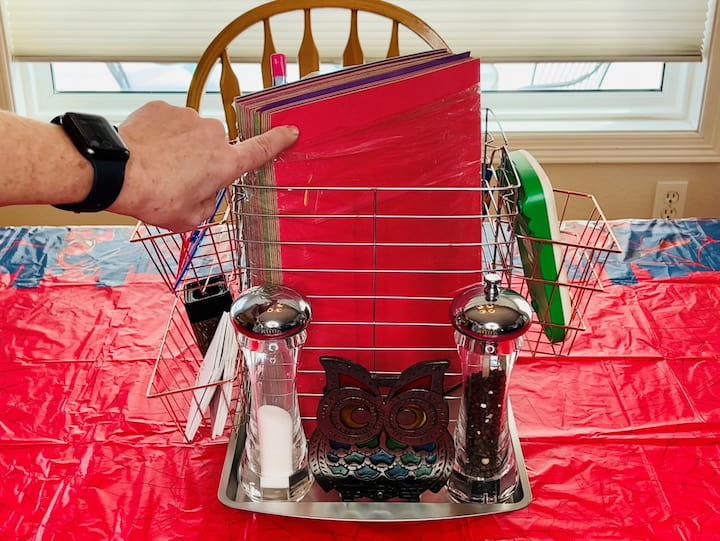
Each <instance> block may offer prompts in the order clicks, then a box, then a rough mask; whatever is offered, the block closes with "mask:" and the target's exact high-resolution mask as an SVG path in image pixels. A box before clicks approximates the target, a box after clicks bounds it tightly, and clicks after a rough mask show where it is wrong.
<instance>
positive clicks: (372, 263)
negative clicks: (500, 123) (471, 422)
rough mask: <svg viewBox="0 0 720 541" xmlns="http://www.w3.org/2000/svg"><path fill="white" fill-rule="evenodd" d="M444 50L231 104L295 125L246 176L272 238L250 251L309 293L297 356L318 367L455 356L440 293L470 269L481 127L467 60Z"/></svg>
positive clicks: (445, 294) (270, 121)
mask: <svg viewBox="0 0 720 541" xmlns="http://www.w3.org/2000/svg"><path fill="white" fill-rule="evenodd" d="M448 58H452V59H453V60H452V62H448V63H447V64H445V65H441V66H437V65H431V66H430V67H429V68H428V69H425V70H421V71H418V72H415V73H410V74H403V75H402V76H398V77H389V78H387V79H380V80H378V81H376V82H375V83H373V84H369V85H361V86H359V87H356V88H351V89H344V90H343V91H342V92H338V93H331V94H329V95H327V96H323V97H322V99H316V100H297V101H294V102H293V103H292V104H291V105H283V106H280V107H274V106H272V105H270V103H271V101H270V100H269V98H265V99H264V101H262V103H263V106H262V107H261V106H259V105H258V104H257V101H258V100H263V98H262V97H261V96H257V97H251V98H248V99H247V100H238V102H237V105H238V107H239V108H240V109H241V110H242V109H243V108H247V110H246V111H245V112H244V113H241V114H240V117H241V119H242V120H241V123H244V129H245V131H247V130H251V129H253V125H252V118H253V115H254V114H255V116H256V117H257V118H256V120H255V124H254V128H255V129H257V127H258V126H262V127H263V129H264V128H266V127H272V126H278V125H283V124H293V125H296V126H298V127H299V128H300V132H301V137H300V140H299V141H298V142H297V143H296V144H295V145H294V146H293V147H292V148H291V149H290V150H289V151H288V152H286V153H285V154H284V155H283V157H282V159H281V160H278V161H276V162H275V163H273V164H272V166H270V167H268V168H266V169H265V170H263V171H261V172H260V173H259V175H258V179H259V180H258V182H259V183H260V184H262V185H263V186H271V187H272V188H274V189H273V190H272V191H267V190H266V191H265V192H263V195H264V196H265V197H267V199H268V200H270V203H268V204H266V205H265V206H264V207H263V211H262V212H264V213H266V214H267V213H268V209H270V211H271V213H272V212H276V213H277V215H278V218H277V219H273V218H269V219H267V218H266V219H265V221H264V222H262V221H261V222H262V223H263V224H264V225H262V228H263V230H264V231H265V232H266V234H265V235H264V237H263V238H264V239H266V240H271V241H275V242H277V244H276V245H274V246H273V247H270V248H268V247H265V248H264V249H263V253H262V255H260V254H258V253H257V252H256V253H253V252H252V251H251V252H250V255H249V260H250V267H253V265H254V263H255V262H257V261H262V262H263V265H262V266H273V265H277V266H278V267H281V268H282V272H281V273H279V274H277V275H274V276H273V277H272V279H274V280H277V281H282V282H283V283H284V284H285V285H288V286H290V287H293V288H295V289H297V290H298V291H300V292H301V293H303V294H304V295H306V296H308V297H309V298H310V300H311V304H312V307H313V323H312V324H311V325H312V328H311V329H310V331H309V333H308V336H309V338H308V342H307V344H306V345H307V347H306V348H305V349H304V352H303V354H302V358H301V366H303V367H305V368H320V365H319V363H318V357H319V356H320V355H323V354H328V355H339V356H343V357H347V358H350V359H352V360H355V361H358V362H361V363H363V364H365V365H366V366H367V367H368V368H374V369H376V370H398V371H399V370H402V369H403V368H404V367H406V366H407V365H409V364H411V363H414V362H417V361H420V360H427V359H436V358H450V359H452V360H453V361H454V362H455V363H456V355H455V353H454V342H453V338H452V336H453V333H452V328H451V327H450V324H449V320H448V305H449V301H450V299H451V298H452V296H453V295H454V294H455V293H456V292H457V291H458V290H459V289H460V288H462V287H465V286H467V285H469V284H471V283H474V282H476V281H477V280H478V276H479V273H480V272H481V270H482V269H481V268H480V261H479V256H478V253H479V244H480V243H481V241H482V235H481V233H480V231H481V220H480V214H481V200H480V193H479V187H480V182H481V179H480V172H481V141H482V138H481V126H480V121H481V115H480V98H479V94H478V83H479V62H478V61H477V60H472V59H467V58H464V57H450V56H449V55H448ZM418 61H420V62H426V59H425V58H424V57H419V58H418ZM379 66H380V63H379V64H377V65H374V66H371V67H369V68H368V70H370V71H371V72H373V73H376V72H378V71H379ZM354 73H355V75H356V76H359V74H361V73H363V72H362V70H356V71H355V72H354ZM340 76H343V75H342V72H341V75H340ZM345 77H347V74H345ZM326 83H327V80H325V81H324V83H323V84H326ZM304 84H305V86H306V87H307V86H308V83H304ZM288 92H290V94H291V95H296V92H295V91H294V90H293V89H292V88H289V89H288ZM278 93H279V91H278V90H275V91H274V93H273V95H274V96H275V98H274V99H275V100H278V99H279V98H278V97H277V95H278ZM280 103H282V101H280ZM253 110H258V112H257V113H253V112H252V111H253ZM328 188H329V189H328ZM332 188H343V189H342V190H337V191H334V190H332ZM252 193H253V191H252V190H251V194H252ZM250 220H252V218H250ZM268 231H269V233H268ZM246 235H247V233H246ZM253 240H255V239H253ZM451 243H452V245H451ZM269 253H270V254H271V255H268V254H269ZM254 279H255V282H258V281H262V280H266V279H268V276H267V275H265V276H263V273H262V272H257V273H255V275H254ZM438 300H441V301H444V302H438ZM367 349H375V350H376V351H375V353H372V352H368V351H364V350H367ZM457 368H458V367H455V369H457Z"/></svg>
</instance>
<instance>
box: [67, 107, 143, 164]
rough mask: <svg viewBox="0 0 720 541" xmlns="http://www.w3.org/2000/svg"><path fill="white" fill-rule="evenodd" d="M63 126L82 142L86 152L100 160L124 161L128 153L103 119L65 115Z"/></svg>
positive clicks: (110, 126)
mask: <svg viewBox="0 0 720 541" xmlns="http://www.w3.org/2000/svg"><path fill="white" fill-rule="evenodd" d="M63 126H64V127H65V129H66V130H67V131H68V133H70V132H71V131H73V132H75V134H76V135H77V136H79V138H80V140H82V141H83V142H84V145H85V147H86V152H87V153H88V154H91V155H93V156H94V157H96V158H98V159H102V160H117V161H126V160H127V159H128V156H129V152H128V150H127V148H126V147H125V145H124V144H123V141H122V139H120V136H119V135H118V134H117V131H115V128H114V127H113V126H112V125H111V124H110V123H109V122H108V121H107V120H106V119H105V118H103V117H101V116H97V115H88V114H80V113H66V114H65V116H64V117H63Z"/></svg>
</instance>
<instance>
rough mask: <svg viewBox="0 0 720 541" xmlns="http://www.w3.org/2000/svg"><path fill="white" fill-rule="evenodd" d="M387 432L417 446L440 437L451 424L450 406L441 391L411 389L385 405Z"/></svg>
mask: <svg viewBox="0 0 720 541" xmlns="http://www.w3.org/2000/svg"><path fill="white" fill-rule="evenodd" d="M385 410H386V412H387V420H386V422H385V430H386V432H387V434H388V435H389V436H390V437H391V438H393V439H395V440H398V441H402V442H404V443H409V444H411V445H414V444H416V443H426V442H428V441H433V440H434V439H435V438H438V437H440V434H442V433H443V430H445V429H446V428H444V427H447V423H448V417H449V412H448V407H447V404H446V403H445V401H444V400H443V397H442V395H441V394H439V393H433V392H430V391H426V390H424V389H411V390H408V391H403V392H401V393H399V394H397V395H395V396H394V397H393V398H392V399H390V400H389V401H388V403H387V404H386V406H385Z"/></svg>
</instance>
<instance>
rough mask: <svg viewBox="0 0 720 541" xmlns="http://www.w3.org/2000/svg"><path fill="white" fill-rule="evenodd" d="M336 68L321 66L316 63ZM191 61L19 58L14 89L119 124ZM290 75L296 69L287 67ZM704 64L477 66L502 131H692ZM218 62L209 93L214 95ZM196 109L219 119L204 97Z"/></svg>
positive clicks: (256, 85)
mask: <svg viewBox="0 0 720 541" xmlns="http://www.w3.org/2000/svg"><path fill="white" fill-rule="evenodd" d="M234 68H235V70H236V73H238V77H239V79H240V82H241V88H242V89H243V91H244V92H252V91H256V90H259V89H260V88H261V87H262V82H261V76H260V70H259V67H258V65H257V64H236V65H234ZM338 68H339V66H335V65H331V64H327V65H323V66H322V68H321V71H332V70H334V69H338ZM193 69H194V65H193V64H191V63H166V64H161V63H150V62H123V63H104V62H56V63H52V64H50V63H36V62H25V63H17V65H16V66H15V71H16V75H17V76H16V77H15V80H16V83H18V82H19V84H18V85H17V87H18V88H17V91H16V95H21V96H22V98H23V99H22V100H20V101H21V103H20V105H21V106H22V108H23V109H24V111H23V112H24V113H25V114H28V115H29V116H33V117H36V118H39V119H47V118H51V117H52V116H54V115H55V114H56V113H57V112H58V111H66V110H71V109H76V110H83V111H88V112H97V113H99V114H104V115H106V116H108V117H110V118H111V119H112V120H113V121H114V122H120V121H122V119H123V118H125V117H126V116H127V114H128V113H129V112H131V111H132V110H133V109H135V108H137V107H139V106H140V105H142V103H145V102H147V101H149V100H152V99H162V100H165V101H168V102H170V103H173V104H176V105H183V104H184V93H185V91H186V89H187V88H188V86H189V84H190V79H191V77H192V72H193ZM288 70H289V73H288V78H289V80H291V81H292V80H295V79H297V77H298V75H297V67H296V66H294V65H289V66H288ZM704 75H705V66H704V64H702V63H667V64H664V63H662V62H612V63H609V62H607V63H601V62H595V63H507V64H502V63H498V64H489V63H487V64H483V65H482V76H481V80H482V87H483V106H485V107H489V108H491V109H493V111H494V112H495V114H496V115H497V116H498V118H499V119H500V120H501V122H502V125H503V128H504V129H505V130H506V131H511V132H512V131H576V130H580V131H587V130H685V129H696V128H697V122H698V118H699V110H700V101H701V98H702V89H703V83H704ZM218 78H219V70H216V71H215V72H213V73H212V74H211V76H210V78H209V80H208V85H207V91H208V92H209V93H210V94H212V93H217V89H218ZM202 113H203V114H204V115H206V116H214V117H217V118H222V111H221V108H220V104H219V101H218V100H217V98H216V97H214V96H212V95H208V96H207V97H206V98H205V99H204V101H203V110H202Z"/></svg>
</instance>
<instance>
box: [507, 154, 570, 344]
mask: <svg viewBox="0 0 720 541" xmlns="http://www.w3.org/2000/svg"><path fill="white" fill-rule="evenodd" d="M510 160H511V161H512V163H513V165H514V166H515V171H516V172H517V175H518V180H519V182H520V189H519V198H518V210H519V213H518V216H517V218H516V220H515V230H516V232H517V233H518V234H519V235H522V236H524V237H530V238H532V239H537V240H530V239H518V249H519V251H520V259H521V260H522V264H523V270H524V272H525V277H526V278H528V289H529V290H530V299H531V302H532V305H533V308H534V309H535V312H536V313H537V315H538V319H539V320H540V323H541V324H542V325H543V330H544V331H545V335H546V336H547V337H548V338H549V339H550V341H551V342H560V341H562V340H564V339H565V337H566V335H567V327H568V326H569V325H570V318H571V315H572V305H571V302H570V293H569V291H568V287H567V286H563V285H560V284H562V283H567V274H566V273H565V271H564V268H563V249H562V246H561V245H559V244H556V243H557V242H558V241H560V224H559V223H558V217H557V210H556V208H555V196H554V194H553V189H552V184H551V183H550V179H549V178H548V176H547V174H546V173H545V171H544V170H543V168H542V167H541V166H540V164H539V163H538V162H537V160H536V159H535V158H534V157H533V156H532V154H530V153H529V152H528V151H526V150H515V151H512V152H510Z"/></svg>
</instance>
